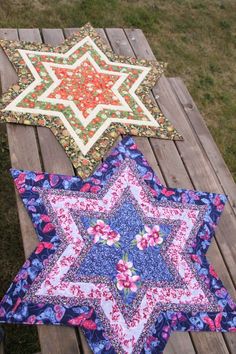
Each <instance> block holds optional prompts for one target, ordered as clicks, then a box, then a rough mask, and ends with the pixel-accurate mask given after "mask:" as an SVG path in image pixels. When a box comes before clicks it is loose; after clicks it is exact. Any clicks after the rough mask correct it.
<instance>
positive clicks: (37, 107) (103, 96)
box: [0, 24, 182, 178]
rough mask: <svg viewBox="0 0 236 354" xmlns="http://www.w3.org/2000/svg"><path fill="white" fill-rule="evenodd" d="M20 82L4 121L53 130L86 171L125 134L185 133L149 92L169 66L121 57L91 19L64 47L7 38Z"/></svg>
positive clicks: (0, 105)
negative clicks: (93, 26) (154, 102)
mask: <svg viewBox="0 0 236 354" xmlns="http://www.w3.org/2000/svg"><path fill="white" fill-rule="evenodd" d="M0 45H1V46H2V48H3V49H4V51H5V53H6V54H7V56H8V58H9V60H10V61H11V63H12V64H13V66H14V67H15V69H16V71H17V74H18V76H19V82H18V83H17V84H15V85H14V86H12V87H11V88H10V89H9V90H8V91H7V92H6V93H4V94H3V96H2V99H1V100H0V109H1V116H0V121H2V122H12V123H20V124H28V125H29V124H31V125H40V126H45V127H48V128H50V129H51V131H52V132H53V134H54V135H55V136H56V138H57V139H58V141H59V142H60V144H61V145H62V146H63V148H64V149H65V151H66V153H67V155H68V157H69V158H70V159H71V161H72V163H73V165H74V167H75V168H76V169H77V172H78V174H79V175H80V176H81V177H83V178H84V177H88V176H89V175H90V174H91V172H92V171H93V169H94V167H95V166H96V165H97V164H98V163H99V162H100V161H101V159H102V157H103V156H104V154H105V153H106V152H107V151H108V150H109V148H110V147H111V146H112V145H113V144H114V142H115V140H116V139H117V137H118V136H119V135H120V134H130V135H137V136H147V137H158V138H163V139H182V137H181V136H180V135H179V134H178V133H177V131H176V130H175V129H174V127H173V125H172V124H171V123H170V122H169V121H168V120H167V119H166V118H165V117H164V116H163V114H162V113H161V112H160V110H159V108H158V107H157V106H156V105H155V104H153V103H152V101H151V99H150V97H149V93H150V89H151V88H152V87H153V86H154V85H155V83H156V81H157V80H158V79H159V77H160V76H161V74H162V73H163V70H164V67H165V64H164V63H157V62H155V61H146V60H141V59H135V58H126V57H121V56H117V55H115V54H114V53H113V52H112V51H111V50H110V48H108V46H107V45H106V44H104V42H103V41H102V40H101V38H100V37H99V35H98V34H97V33H96V31H95V30H94V29H93V28H92V27H91V25H89V24H87V25H86V26H84V27H83V28H81V30H80V31H79V32H78V33H76V34H75V35H73V36H72V37H71V38H70V39H68V40H66V41H65V42H64V43H63V44H62V45H60V46H58V47H50V46H48V45H46V44H42V43H28V42H15V41H6V40H1V41H0Z"/></svg>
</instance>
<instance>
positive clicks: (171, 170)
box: [126, 30, 234, 353]
mask: <svg viewBox="0 0 236 354" xmlns="http://www.w3.org/2000/svg"><path fill="white" fill-rule="evenodd" d="M126 34H127V36H128V38H129V40H130V43H131V44H132V46H133V48H135V53H136V54H137V55H138V56H140V57H144V58H147V59H150V60H155V57H154V55H153V53H152V51H151V48H150V47H149V45H148V43H147V41H146V38H145V37H144V35H143V33H142V32H141V31H140V30H126ZM163 79H165V78H163ZM154 93H155V91H154ZM155 96H156V95H155ZM169 101H170V100H169ZM169 101H166V102H165V103H166V104H165V106H166V107H167V108H168V107H169V105H171V102H169ZM167 102H168V103H167ZM177 104H178V103H177V102H175V106H176V105H177ZM161 108H162V109H163V107H161ZM163 112H164V113H165V114H166V115H167V110H166V111H164V110H163ZM173 114H174V110H173V112H172V115H169V118H170V119H172V121H173V123H174V124H175V121H174V120H173V118H172V116H173ZM167 116H168V115H167ZM175 126H176V128H177V129H179V130H180V131H181V129H180V128H181V127H178V126H177V125H176V124H175ZM188 128H189V129H191V127H190V126H189V127H188ZM181 132H182V131H181ZM151 142H152V145H153V146H154V151H156V149H155V146H158V144H159V142H158V141H157V140H155V139H151ZM181 143H182V144H185V142H181ZM165 144H166V146H168V145H169V147H170V148H169V149H168V148H167V149H164V150H163V147H162V148H159V149H158V156H157V157H158V161H159V163H160V166H161V169H162V171H163V172H164V171H165V172H164V175H165V177H166V179H167V184H172V182H173V176H174V180H175V183H177V186H179V187H181V186H182V187H185V188H193V185H192V181H191V179H190V178H189V171H186V170H185V166H184V164H183V162H182V160H181V158H180V156H179V157H178V154H176V152H175V159H173V158H172V157H171V154H173V152H174V148H173V146H175V143H174V142H171V141H168V142H166V143H165ZM171 145H172V147H171ZM186 149H190V150H191V149H192V145H191V142H188V144H187V145H186ZM170 151H171V154H170ZM159 154H160V155H159ZM169 159H170V160H171V161H172V163H169ZM176 176H178V178H176ZM179 182H180V185H179ZM212 250H214V252H212ZM209 254H210V257H211V261H213V264H219V263H220V265H221V267H220V268H218V267H217V268H218V269H217V270H218V271H219V274H220V276H221V277H222V278H223V280H224V281H225V283H226V285H228V286H229V288H230V289H231V293H232V292H234V287H233V284H232V281H231V279H230V277H229V275H228V272H227V268H226V266H225V264H224V262H223V259H222V257H221V254H220V252H219V249H218V247H217V245H216V244H215V242H213V244H212V245H211V251H210V253H208V256H209ZM222 267H223V272H222ZM201 336H202V338H203V339H204V340H203V341H202V342H201V341H195V334H194V333H193V334H192V338H193V341H194V345H195V347H196V350H197V352H199V353H204V352H205V350H206V343H208V344H209V350H210V347H211V348H214V346H215V345H216V344H217V342H218V341H220V342H221V347H222V348H224V350H225V351H224V352H228V350H227V347H226V345H225V343H224V340H223V336H222V335H221V334H218V336H217V342H216V339H215V338H216V337H215V336H211V337H210V338H208V337H209V334H207V333H201ZM201 343H204V345H201Z"/></svg>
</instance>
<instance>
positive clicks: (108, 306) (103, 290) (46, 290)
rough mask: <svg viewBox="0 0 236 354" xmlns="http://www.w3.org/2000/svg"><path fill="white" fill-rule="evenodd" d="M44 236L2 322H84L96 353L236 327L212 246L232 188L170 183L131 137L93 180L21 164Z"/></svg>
mask: <svg viewBox="0 0 236 354" xmlns="http://www.w3.org/2000/svg"><path fill="white" fill-rule="evenodd" d="M12 176H13V178H14V181H15V184H16V187H17V189H18V192H19V194H20V196H21V198H22V200H23V203H24V205H25V207H26V208H27V210H28V213H29V215H30V217H31V219H32V222H33V225H34V227H35V230H36V232H37V235H38V238H39V240H40V242H39V244H38V246H37V248H36V250H35V251H34V253H33V254H32V255H31V256H30V258H29V259H28V260H27V261H26V262H25V264H24V265H23V267H22V269H21V270H20V272H19V273H18V274H17V276H16V277H15V279H14V280H13V283H12V285H11V286H10V288H9V290H8V291H7V293H6V295H5V296H4V298H3V299H2V302H1V303H0V322H8V323H18V324H19V323H25V324H54V325H60V324H61V325H68V326H80V327H81V328H82V330H83V331H84V333H85V336H86V338H87V340H88V343H89V345H90V346H91V349H92V350H93V351H94V352H96V353H110V354H111V353H122V354H131V353H132V354H137V353H161V352H163V350H164V347H165V345H166V342H167V340H168V338H169V335H170V333H171V331H172V330H178V331H200V330H202V331H223V332H225V331H235V330H236V312H235V303H234V302H233V300H232V299H231V297H230V295H229V294H228V292H227V290H226V289H225V288H224V286H223V284H222V283H221V281H220V280H219V278H218V276H217V274H216V273H215V271H214V268H213V267H212V265H210V264H209V263H208V261H207V259H206V252H207V249H208V247H209V245H210V242H211V239H212V237H213V235H214V228H215V226H216V224H217V222H218V220H219V217H220V215H221V213H222V211H223V208H224V204H225V202H226V197H225V196H224V195H221V194H214V193H207V192H197V191H192V190H184V189H173V188H167V187H164V186H163V185H162V184H161V183H160V181H159V179H158V178H157V177H156V176H155V174H154V172H153V170H152V169H151V167H150V166H149V165H148V163H147V161H146V160H145V158H144V157H143V155H142V154H141V153H140V152H139V151H138V150H137V147H136V145H135V143H134V141H133V140H132V139H131V138H125V139H123V140H122V142H121V143H119V144H118V145H117V147H116V148H115V149H114V150H113V151H112V152H111V154H110V155H109V156H108V158H107V159H106V161H105V162H104V163H103V164H102V165H101V167H100V168H99V169H98V170H97V171H96V172H95V173H94V174H93V175H92V176H91V177H90V178H89V179H87V180H85V181H83V180H82V179H81V178H79V177H70V176H62V175H55V174H46V173H41V172H30V171H19V170H15V169H13V170H12Z"/></svg>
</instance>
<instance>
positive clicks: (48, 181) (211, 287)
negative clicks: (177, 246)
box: [0, 137, 236, 354]
mask: <svg viewBox="0 0 236 354" xmlns="http://www.w3.org/2000/svg"><path fill="white" fill-rule="evenodd" d="M125 160H130V161H132V163H134V164H135V167H136V170H137V171H138V175H139V178H140V179H142V181H144V182H145V184H146V186H147V188H148V189H149V190H150V191H151V193H152V196H153V198H154V200H155V202H156V203H166V202H167V203H179V205H184V206H187V205H194V206H205V207H206V211H205V213H204V215H203V221H202V223H201V225H200V227H199V229H198V232H197V235H196V237H195V239H194V242H192V243H191V244H189V245H188V248H187V249H186V250H185V252H186V253H187V254H188V256H189V259H191V262H192V267H193V269H194V271H195V272H196V273H197V274H198V277H199V279H200V280H201V281H202V282H203V283H204V284H205V287H206V288H207V291H209V292H210V293H211V294H212V296H213V297H214V299H215V301H216V303H217V305H218V310H217V311H199V312H194V311H182V310H178V311H177V310H176V309H172V308H169V309H167V310H166V311H161V312H160V313H158V315H157V317H156V320H155V323H154V324H153V325H152V326H151V328H150V329H149V332H148V335H147V336H146V338H145V341H144V344H143V346H142V348H140V350H139V352H141V353H145V354H149V353H162V352H163V350H164V348H165V345H166V343H167V340H168V338H169V336H170V333H171V331H174V330H177V331H221V332H226V331H230V332H234V331H236V310H235V308H236V305H235V303H234V301H233V300H232V298H231V297H230V295H229V294H228V292H227V290H226V289H225V288H224V286H223V284H222V282H221V281H220V280H219V278H218V276H217V274H216V273H215V271H214V269H213V267H212V266H211V265H210V264H209V263H208V261H207V259H206V257H205V254H206V252H207V250H208V248H209V246H210V243H211V240H212V237H213V236H214V229H215V226H216V225H217V223H218V221H219V217H220V215H221V213H222V211H223V208H224V205H225V203H226V200H227V199H226V197H225V196H224V195H221V194H215V193H208V192H200V191H192V190H185V189H180V188H178V189H174V188H167V187H165V186H163V185H162V184H161V183H160V181H159V179H158V178H157V177H156V176H155V174H154V172H153V170H152V168H151V167H150V166H149V164H148V162H147V161H146V160H145V158H144V156H143V155H142V153H141V152H140V151H139V150H138V149H137V147H136V145H135V143H134V141H133V140H132V139H131V138H129V137H126V138H125V139H123V140H122V141H121V142H120V143H119V144H118V145H117V146H116V147H115V148H114V149H113V151H112V152H111V154H110V155H109V156H108V157H107V159H106V160H105V162H104V163H103V164H102V165H101V167H100V168H98V169H97V171H96V172H95V173H94V174H93V175H92V176H91V177H90V178H88V179H86V180H82V179H81V178H79V177H71V176H63V175H56V174H47V173H41V172H31V171H20V170H15V169H12V170H11V173H12V176H13V178H14V181H15V184H16V187H17V189H18V192H19V194H20V196H21V198H22V201H23V203H24V205H25V207H26V209H27V211H28V213H29V215H30V217H31V219H32V222H33V225H34V227H35V230H36V233H37V235H38V238H39V244H38V246H37V248H36V250H35V252H34V253H32V255H31V256H30V257H29V258H28V259H27V260H26V262H25V264H24V265H23V267H22V268H21V270H20V271H19V273H18V274H17V276H16V277H15V279H14V280H13V282H12V284H11V286H10V288H9V289H8V291H7V293H6V294H5V296H4V297H3V299H2V301H1V303H0V322H2V323H5V322H7V323H17V324H19V323H27V324H55V325H60V324H64V325H71V324H72V322H71V320H72V319H74V318H76V319H78V321H77V325H79V326H80V327H81V328H82V329H83V331H84V333H85V336H86V338H87V340H88V343H89V345H90V347H91V349H92V351H93V352H94V353H99V354H100V353H109V354H111V353H116V352H117V350H116V349H115V348H114V345H113V344H112V343H111V341H110V339H109V335H108V334H107V331H106V330H105V328H104V326H103V322H102V319H101V318H100V317H99V316H98V314H97V312H96V310H95V309H94V308H93V307H91V306H87V305H86V304H84V305H81V306H75V305H73V306H67V305H63V304H55V303H50V302H48V303H30V302H29V301H24V297H25V296H26V294H27V292H28V291H29V289H30V287H31V285H32V284H33V283H34V281H35V279H36V278H37V277H38V275H39V274H40V273H41V272H42V271H43V269H44V268H45V267H46V265H47V264H48V262H49V260H50V259H51V257H52V256H53V255H54V254H55V252H56V251H57V249H58V248H59V246H60V242H61V241H60V235H59V234H58V232H57V230H56V227H55V225H54V224H53V222H52V220H51V218H50V215H49V214H48V211H47V209H46V207H45V204H44V200H43V199H42V197H41V195H40V193H39V188H40V189H43V190H55V191H58V192H60V191H72V192H73V191H75V192H77V191H79V192H81V193H87V195H92V194H98V193H100V192H101V191H102V190H103V189H105V188H106V186H107V185H108V184H109V182H110V181H111V179H112V177H113V176H114V174H116V173H117V171H119V168H120V166H121V165H122V163H123V162H124V161H125ZM121 217H122V218H123V219H122V220H123V221H122V222H123V223H117V220H119V218H121ZM78 218H79V222H80V223H81V224H82V226H83V227H85V228H87V229H88V228H89V227H90V226H91V224H92V222H93V218H91V217H89V216H83V215H82V216H80V215H78ZM105 221H106V223H107V224H108V225H109V226H110V227H111V228H114V229H116V231H117V232H119V234H120V235H123V237H122V238H121V241H120V244H119V245H118V246H117V249H115V248H114V249H113V250H112V251H111V252H112V253H109V256H110V257H111V255H112V257H111V261H110V263H106V261H105V258H106V256H107V255H106V247H108V246H106V245H105V246H104V245H103V247H101V244H100V243H96V244H94V246H93V248H91V250H90V252H89V253H88V254H87V258H85V259H84V261H83V262H82V263H81V266H80V268H79V269H78V271H77V276H78V277H81V276H90V275H96V273H97V274H99V275H101V274H102V275H103V276H104V277H108V278H109V279H113V280H114V278H115V273H114V271H113V269H114V267H113V263H117V261H118V260H119V259H120V257H121V253H120V252H121V249H122V250H124V249H125V247H127V246H126V245H127V244H128V243H129V242H131V239H133V238H134V236H135V234H137V233H138V232H139V231H140V230H141V229H142V228H143V226H144V222H143V220H142V217H141V216H140V214H139V212H138V210H137V209H136V208H135V206H134V205H133V204H132V203H131V202H130V201H129V200H125V201H124V202H123V204H122V205H121V206H120V209H119V208H118V210H117V212H116V214H114V215H112V216H110V217H108V218H107V219H106V220H105ZM127 223H128V225H129V228H128V229H127V228H125V229H124V224H127ZM172 227H173V226H172V225H171V224H168V223H167V224H163V225H162V224H161V225H160V231H161V232H162V235H163V240H164V241H163V242H165V241H167V240H168V239H169V238H170V233H171V229H172ZM132 233H133V234H132ZM131 253H132V254H131V255H132V258H133V259H135V260H136V263H137V266H136V269H135V271H136V273H137V274H141V273H142V274H143V277H144V279H145V280H151V281H152V280H153V281H167V282H170V283H171V282H172V281H173V279H174V278H175V274H173V271H172V269H169V268H168V265H167V264H166V263H165V260H164V259H163V257H162V255H161V252H159V251H158V248H157V251H156V254H155V258H151V257H149V254H148V250H147V253H145V254H146V260H145V264H146V269H148V271H146V272H145V269H144V268H143V264H144V263H143V262H141V261H140V262H139V261H138V259H139V257H141V253H140V250H138V249H137V248H136V249H134V250H132V252H131ZM101 259H102V260H103V262H101ZM125 299H126V300H125V301H127V303H128V304H132V302H133V301H134V300H135V296H130V297H129V296H128V298H125ZM74 325H75V324H74Z"/></svg>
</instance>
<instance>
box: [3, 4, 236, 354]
mask: <svg viewBox="0 0 236 354" xmlns="http://www.w3.org/2000/svg"><path fill="white" fill-rule="evenodd" d="M88 21H89V22H91V23H92V24H93V26H95V27H136V28H141V29H142V30H143V31H144V32H145V35H146V36H147V38H148V40H149V43H150V45H151V47H152V49H153V51H154V53H155V55H156V57H157V59H158V60H163V61H167V62H168V63H169V65H168V69H167V75H168V76H181V77H182V78H183V79H184V81H185V83H186V84H187V87H188V88H189V90H190V92H191V94H192V96H193V98H194V100H195V102H196V103H197V105H198V107H199V109H200V111H201V112H202V114H203V116H204V118H205V120H206V123H207V125H208V127H209V129H210V131H211V133H212V135H213V137H214V139H215V141H216V143H217V145H218V147H219V149H220V151H221V153H222V155H223V157H224V159H225V161H226V163H227V165H228V167H229V169H230V171H231V173H232V175H233V176H234V178H235V179H236V158H235V156H236V118H235V117H236V100H235V89H236V66H235V63H236V50H235V47H236V1H235V0H225V1H223V0H221V1H220V0H213V1H212V0H175V1H171V0H160V1H150V0H147V1H135V0H130V1H124V0H120V1H118V0H110V1H105V0H82V1H79V0H70V1H65V0H49V1H40V0H36V1H26V0H2V1H1V2H0V27H23V28H27V27H52V28H55V27H59V28H60V27H79V26H82V25H83V24H85V23H86V22H88ZM9 167H10V162H9V154H8V149H7V142H6V137H5V133H4V132H3V131H1V130H0V169H1V177H0V228H1V230H0V234H1V258H0V268H1V282H0V283H1V284H3V286H2V289H0V291H1V293H2V294H3V293H4V291H5V290H6V289H7V287H8V286H9V283H10V280H11V278H12V277H13V276H14V274H16V272H17V269H18V268H19V267H20V265H21V264H22V262H23V258H24V256H23V251H22V244H21V239H20V232H19V225H18V219H17V213H16V209H15V198H14V193H13V186H12V182H11V179H10V177H9V174H8V172H7V170H8V168H9ZM2 294H0V295H2ZM30 331H31V332H30V333H29V329H28V328H27V331H25V328H24V327H11V326H8V327H6V333H7V351H6V352H7V353H9V354H10V353H11V354H16V353H17V354H28V353H29V354H30V353H33V352H36V351H37V350H38V347H37V342H36V330H35V329H34V328H31V329H30ZM26 333H27V337H26Z"/></svg>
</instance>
